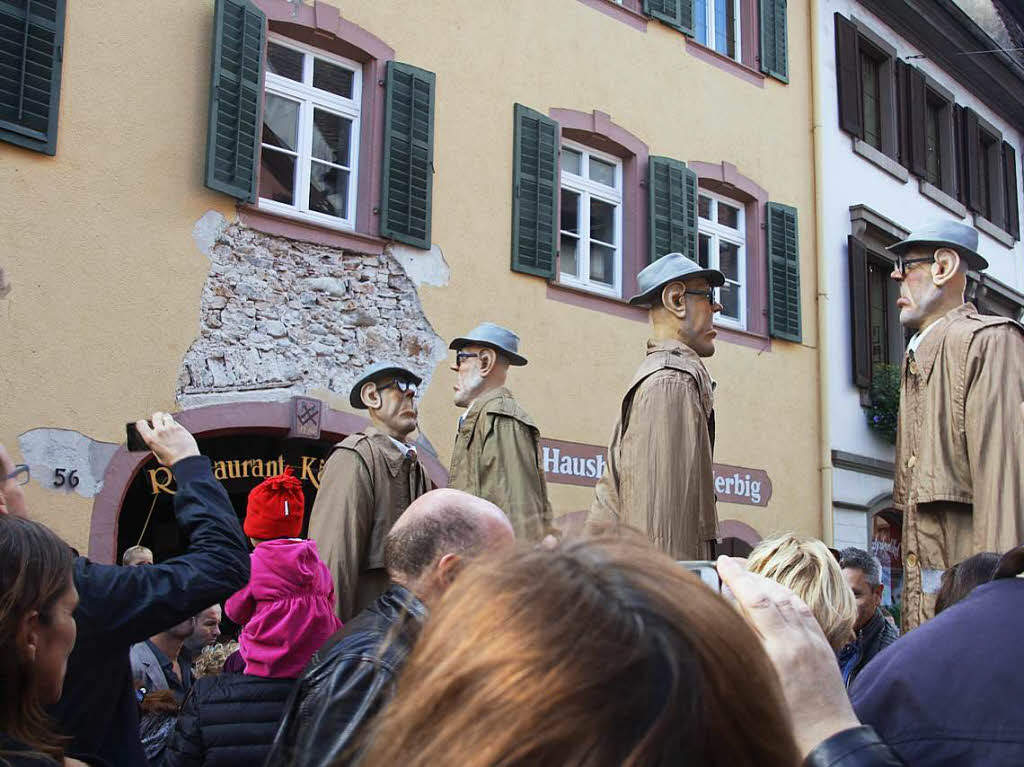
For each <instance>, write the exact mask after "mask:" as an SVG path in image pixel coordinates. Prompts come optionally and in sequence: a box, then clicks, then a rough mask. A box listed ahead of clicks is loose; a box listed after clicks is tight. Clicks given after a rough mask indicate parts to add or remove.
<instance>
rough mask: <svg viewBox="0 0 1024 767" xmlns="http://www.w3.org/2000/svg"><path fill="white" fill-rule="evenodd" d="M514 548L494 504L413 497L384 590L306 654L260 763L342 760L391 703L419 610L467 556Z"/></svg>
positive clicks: (303, 765)
mask: <svg viewBox="0 0 1024 767" xmlns="http://www.w3.org/2000/svg"><path fill="white" fill-rule="evenodd" d="M514 542H515V537H514V534H513V532H512V526H511V525H510V524H509V521H508V519H507V518H506V517H505V514H504V513H503V512H502V511H501V510H500V509H499V508H498V507H497V506H495V505H494V504H492V503H490V502H489V501H485V500H483V499H482V498H477V497H475V496H472V495H469V494H468V493H463V492H461V491H459V490H451V489H444V490H434V491H432V492H429V493H426V494H425V495H422V496H420V497H419V498H417V499H416V500H415V501H414V502H413V503H412V504H410V506H409V508H408V509H406V510H405V512H404V513H403V514H402V516H401V517H399V519H398V521H397V522H396V523H395V525H394V526H393V527H392V528H391V532H390V533H389V534H388V536H387V538H386V539H385V543H384V559H385V564H386V566H387V570H388V576H389V577H390V578H391V585H390V587H389V588H388V590H387V591H385V592H384V594H383V595H381V596H380V597H379V598H378V599H377V601H376V602H374V603H373V604H372V605H370V607H368V608H367V609H366V610H364V611H363V612H361V613H360V614H359V615H357V616H356V617H355V618H353V619H352V620H351V621H349V622H348V624H346V625H345V627H344V628H342V629H341V630H340V631H339V632H338V633H336V634H335V635H334V636H332V637H331V638H330V639H328V640H327V642H326V643H325V644H324V646H323V647H321V648H320V650H319V651H318V652H317V653H316V654H315V655H314V656H313V658H312V660H311V661H310V662H309V665H308V666H307V667H306V669H305V671H303V674H302V676H301V677H300V678H299V681H298V683H297V684H296V686H295V689H294V691H293V692H292V695H291V697H290V698H289V700H288V703H287V705H286V707H285V713H284V716H283V717H282V719H281V724H280V726H279V727H278V730H277V735H276V736H275V738H274V744H273V746H271V749H270V755H269V756H268V757H267V761H266V762H265V765H266V767H284V766H285V765H288V766H289V767H319V766H320V765H327V764H330V765H342V764H350V763H352V762H353V761H354V760H355V758H356V757H357V756H358V753H359V748H360V746H361V744H360V742H359V739H360V737H361V736H362V734H363V733H364V732H365V729H366V725H367V723H368V722H370V721H371V720H372V719H373V718H374V717H375V716H376V715H377V713H378V712H379V711H380V709H381V708H382V706H383V705H384V704H385V703H386V701H387V700H388V699H389V698H390V697H391V694H392V691H393V690H394V684H395V679H396V677H397V675H398V672H399V671H400V670H401V668H402V666H403V665H405V661H406V658H408V656H409V653H410V652H411V651H412V647H413V645H414V644H415V642H416V638H417V637H418V635H419V631H420V627H421V626H422V625H423V622H424V620H425V619H426V617H427V608H428V606H429V605H430V604H431V603H432V602H434V601H435V600H436V599H437V598H438V597H439V596H440V595H441V594H442V593H444V591H445V589H447V588H448V586H449V585H451V583H452V581H453V580H454V578H455V576H456V574H457V573H458V571H459V570H460V569H461V567H462V565H463V564H464V563H465V561H466V560H467V559H470V558H472V557H474V556H477V555H479V554H480V553H481V552H483V551H485V550H489V549H493V548H495V547H499V546H511V545H512V544H513V543H514Z"/></svg>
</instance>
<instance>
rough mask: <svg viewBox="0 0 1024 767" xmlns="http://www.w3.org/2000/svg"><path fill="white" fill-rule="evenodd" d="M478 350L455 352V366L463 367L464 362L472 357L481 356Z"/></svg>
mask: <svg viewBox="0 0 1024 767" xmlns="http://www.w3.org/2000/svg"><path fill="white" fill-rule="evenodd" d="M479 356H480V355H479V354H477V353H476V352H455V367H456V368H460V367H462V363H463V362H465V361H466V360H468V359H470V358H472V357H479Z"/></svg>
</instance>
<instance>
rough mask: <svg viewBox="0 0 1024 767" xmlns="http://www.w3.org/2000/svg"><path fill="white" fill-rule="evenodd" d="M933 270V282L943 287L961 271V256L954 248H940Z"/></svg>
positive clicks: (936, 252) (937, 251) (936, 254)
mask: <svg viewBox="0 0 1024 767" xmlns="http://www.w3.org/2000/svg"><path fill="white" fill-rule="evenodd" d="M931 269H932V282H934V283H935V284H936V285H937V286H939V287H942V286H943V285H945V284H946V283H947V282H949V281H950V280H951V279H953V278H954V277H955V276H956V274H957V272H958V271H960V254H959V253H957V252H956V251H955V250H953V248H939V249H938V250H936V251H935V262H934V263H933V264H932V265H931Z"/></svg>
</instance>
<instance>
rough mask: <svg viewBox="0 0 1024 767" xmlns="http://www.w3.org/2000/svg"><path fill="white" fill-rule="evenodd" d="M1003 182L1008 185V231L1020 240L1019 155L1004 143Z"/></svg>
mask: <svg viewBox="0 0 1024 767" xmlns="http://www.w3.org/2000/svg"><path fill="white" fill-rule="evenodd" d="M1003 180H1004V181H1005V183H1006V231H1007V232H1009V233H1010V234H1012V235H1013V239H1015V240H1019V239H1020V202H1019V201H1018V199H1017V153H1016V152H1015V151H1014V150H1013V147H1012V146H1010V145H1009V144H1007V143H1006V142H1005V141H1004V142H1003Z"/></svg>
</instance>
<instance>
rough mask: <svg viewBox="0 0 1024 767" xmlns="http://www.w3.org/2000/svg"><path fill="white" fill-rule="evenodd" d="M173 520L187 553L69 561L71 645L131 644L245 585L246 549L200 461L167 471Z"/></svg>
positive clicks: (227, 502)
mask: <svg viewBox="0 0 1024 767" xmlns="http://www.w3.org/2000/svg"><path fill="white" fill-rule="evenodd" d="M172 471H173V472H174V478H175V481H176V483H177V486H178V491H177V494H176V495H175V496H174V514H175V517H176V518H177V521H178V525H179V527H180V528H181V529H182V531H183V532H184V533H185V535H186V536H187V538H188V540H189V546H188V551H187V552H186V553H185V554H183V555H181V556H180V557H175V558H174V559H170V560H168V561H166V562H163V563H161V564H158V565H144V566H141V567H118V566H116V565H99V564H95V563H93V562H90V561H89V560H88V559H86V558H85V557H79V558H77V559H76V560H75V566H74V575H75V586H76V587H77V588H78V593H79V596H80V602H79V605H78V609H77V610H76V611H75V620H76V621H77V623H78V633H79V641H80V642H81V641H82V640H83V639H96V638H99V637H102V638H103V639H104V641H109V642H111V643H112V644H119V645H124V646H128V645H132V644H135V643H136V642H141V641H143V640H144V639H147V638H148V637H151V636H153V635H154V634H159V633H160V632H161V631H164V630H166V629H167V628H169V627H171V626H173V625H174V624H176V623H180V622H181V621H183V620H185V619H186V618H188V617H189V616H191V615H195V614H196V613H198V612H199V611H200V610H203V609H205V608H207V607H209V606H210V605H211V604H213V603H214V602H220V601H223V600H224V599H226V598H227V597H229V596H231V594H233V593H234V592H236V591H238V590H239V589H240V588H242V587H243V586H245V584H246V583H247V582H248V580H249V551H248V546H247V545H246V542H245V537H244V535H243V534H242V529H241V527H240V526H239V524H238V517H237V515H236V514H235V510H234V508H233V507H232V505H231V501H230V499H229V498H228V495H227V493H226V492H225V491H224V488H223V487H222V486H221V484H220V482H218V481H217V480H216V479H214V477H213V472H212V471H211V468H210V461H209V459H208V458H205V457H203V456H193V457H190V458H185V459H183V460H181V461H178V463H176V464H174V466H173V467H172Z"/></svg>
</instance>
